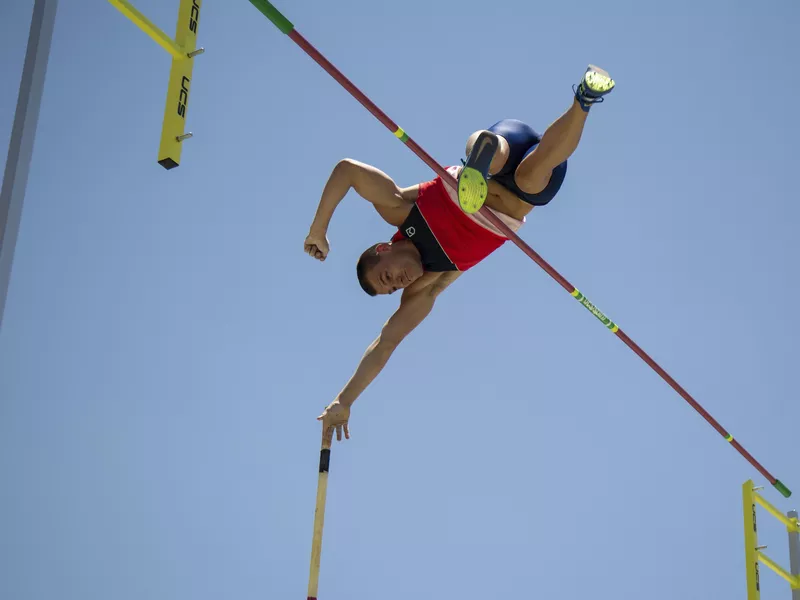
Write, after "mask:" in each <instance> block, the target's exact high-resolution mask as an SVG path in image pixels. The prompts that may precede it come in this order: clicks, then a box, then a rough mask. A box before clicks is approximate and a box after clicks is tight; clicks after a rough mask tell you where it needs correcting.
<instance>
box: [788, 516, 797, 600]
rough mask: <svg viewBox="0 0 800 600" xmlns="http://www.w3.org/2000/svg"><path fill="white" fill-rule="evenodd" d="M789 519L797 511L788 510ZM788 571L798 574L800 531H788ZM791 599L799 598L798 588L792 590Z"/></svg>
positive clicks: (792, 517) (794, 517) (793, 517)
mask: <svg viewBox="0 0 800 600" xmlns="http://www.w3.org/2000/svg"><path fill="white" fill-rule="evenodd" d="M787 515H788V516H789V518H790V519H796V518H797V511H796V510H790V511H789V512H788V513H787ZM789 565H790V566H789V571H790V572H791V574H792V575H800V533H797V532H796V531H792V532H789ZM792 600H800V589H798V590H792Z"/></svg>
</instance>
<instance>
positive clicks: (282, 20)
mask: <svg viewBox="0 0 800 600" xmlns="http://www.w3.org/2000/svg"><path fill="white" fill-rule="evenodd" d="M250 2H251V3H252V4H253V6H255V7H256V8H257V9H258V10H259V11H261V13H263V14H264V15H265V16H266V17H267V18H268V19H269V20H270V21H271V22H272V23H273V24H274V25H275V26H276V27H277V28H278V29H279V30H280V31H281V32H282V33H284V34H286V35H288V37H289V38H290V39H291V40H292V41H293V42H295V43H296V44H297V45H298V46H299V47H300V48H301V49H302V50H303V51H304V52H305V53H306V54H308V55H309V56H310V57H311V58H312V59H314V61H315V62H317V64H319V66H321V67H322V68H323V69H324V70H325V71H326V72H327V73H328V74H329V75H331V77H333V78H334V79H335V80H336V81H337V82H339V84H340V85H341V86H342V87H343V88H345V89H346V90H347V91H348V92H349V93H350V94H351V95H352V96H353V97H354V98H355V99H356V100H358V101H359V102H360V103H361V104H362V105H363V106H364V108H366V109H367V110H368V111H369V112H370V113H372V114H373V115H374V116H375V118H376V119H378V120H379V121H380V122H381V123H383V125H384V126H386V128H387V129H389V131H391V132H392V133H394V135H395V137H397V138H398V139H399V140H400V141H401V142H403V143H404V144H405V145H406V146H408V147H409V148H410V149H411V151H412V152H414V154H416V155H417V156H418V157H419V158H420V159H422V161H423V162H424V163H425V164H426V165H428V166H429V167H430V168H431V169H433V171H434V172H435V173H436V174H437V175H439V176H440V177H441V178H442V180H443V181H444V182H445V183H447V184H448V185H449V186H451V187H452V188H453V189H454V190H456V191H458V189H459V182H458V181H457V180H456V179H455V178H454V177H453V176H452V175H450V174H449V173H448V172H447V171H446V170H445V169H444V168H443V167H442V166H441V165H439V164H438V163H437V162H436V161H435V160H434V159H433V158H432V157H431V156H430V155H429V154H428V153H427V152H425V150H423V149H422V148H421V147H420V146H419V145H418V144H417V143H416V142H415V141H414V140H413V139H411V137H409V135H408V134H407V133H406V132H405V131H404V130H403V129H402V128H401V127H398V125H397V124H396V123H395V122H394V121H392V120H391V119H390V118H389V117H388V116H387V115H386V114H385V113H384V112H383V111H382V110H381V109H380V108H378V107H377V106H376V105H375V104H374V103H373V102H372V101H371V100H370V99H369V98H368V97H367V96H365V95H364V93H363V92H361V91H360V90H359V89H358V88H357V87H356V86H355V85H353V83H352V82H351V81H350V80H349V79H347V77H345V76H344V75H343V74H342V73H341V71H339V70H338V69H337V68H336V67H335V66H334V65H333V64H331V62H330V61H328V60H327V59H326V58H325V57H324V56H323V55H322V54H320V52H319V51H318V50H317V49H316V48H314V46H312V45H311V44H310V43H309V42H308V41H307V40H306V39H305V38H304V37H303V36H302V35H300V33H298V32H297V31H296V30H295V28H294V25H293V24H292V23H291V22H290V21H289V20H288V19H287V18H286V17H285V16H283V14H281V12H280V11H279V10H278V9H276V8H275V7H274V6H273V5H272V4H271V3H270V2H268V1H267V0H250ZM462 191H463V190H462ZM479 210H480V212H481V214H482V215H483V216H484V217H485V218H486V219H487V220H488V221H489V222H491V223H492V224H493V225H494V226H495V227H497V228H498V229H499V230H500V231H502V232H503V234H505V236H506V237H507V238H508V239H509V240H511V241H512V242H514V244H516V245H517V246H518V247H519V248H520V250H522V251H523V252H524V253H525V254H526V255H528V256H529V257H530V258H531V259H532V260H533V261H534V262H535V263H536V264H537V265H539V266H540V267H541V268H542V269H544V271H545V272H546V273H547V274H548V275H550V277H552V278H553V279H555V280H556V282H558V284H559V285H560V286H561V287H563V288H564V289H565V290H566V291H567V292H569V294H570V295H571V296H573V297H574V298H575V299H576V300H577V301H578V302H580V303H581V304H582V305H583V306H584V307H585V308H586V309H588V310H589V311H590V312H591V313H592V314H593V315H594V316H595V317H597V319H598V320H599V321H600V322H601V323H603V325H605V326H606V327H607V328H608V329H610V330H611V332H612V333H613V334H614V335H616V336H617V337H618V338H619V339H620V340H622V342H623V343H624V344H625V345H626V346H628V347H629V348H630V349H631V350H633V351H634V352H635V353H636V354H637V355H638V356H639V358H641V359H642V360H643V361H644V362H645V363H647V365H649V366H650V368H652V369H653V370H654V371H655V372H656V373H658V374H659V375H660V376H661V378H662V379H663V380H664V381H666V382H667V383H668V384H669V385H670V387H672V389H674V390H675V391H676V392H677V393H678V394H679V395H680V396H681V397H682V398H683V399H684V400H686V402H688V403H689V404H690V405H691V406H692V408H694V409H695V410H696V411H697V412H698V413H700V415H701V416H702V417H703V418H704V419H705V420H706V421H708V423H709V424H710V425H711V426H712V427H713V428H714V429H716V430H717V432H718V433H719V434H720V435H721V436H722V437H723V438H725V440H726V441H727V442H729V443H730V444H731V446H733V447H734V448H735V449H736V451H737V452H739V454H741V455H742V456H743V457H744V458H745V459H746V460H747V461H748V462H749V463H750V464H751V465H752V466H753V467H755V468H756V470H758V472H759V473H761V474H762V475H763V476H764V477H765V478H766V479H767V480H768V481H769V482H770V483H771V484H772V485H773V486H774V487H775V488H776V489H777V490H778V491H779V492H780V493H781V494H782V495H783V496H785V497H787V498H788V497H789V496H791V491H790V490H789V488H787V487H786V486H785V485H784V484H783V483H782V482H781V481H780V480H779V479H777V478H776V477H774V476H773V475H772V474H771V473H770V472H769V471H767V470H766V469H765V468H764V467H763V466H762V465H761V463H759V462H758V461H757V460H756V459H755V458H753V456H752V455H751V454H750V453H749V452H748V451H747V450H745V448H744V447H743V446H742V445H741V444H740V443H739V442H737V441H736V440H735V439H734V437H733V436H732V435H731V434H730V433H728V431H727V430H726V429H725V428H724V427H722V425H720V424H719V422H718V421H717V420H716V419H715V418H714V417H712V416H711V415H710V414H709V413H708V411H706V410H705V409H704V408H703V407H702V406H701V405H700V404H699V403H698V402H697V401H696V400H695V399H694V398H693V397H692V396H691V395H690V394H689V393H688V392H687V391H686V390H685V389H683V388H682V387H681V386H680V385H679V384H678V382H677V381H675V379H673V378H672V377H671V376H670V375H669V373H667V372H666V371H665V370H664V369H663V368H662V367H661V366H659V365H658V363H656V362H655V361H654V360H653V359H652V358H651V357H650V356H649V355H648V354H647V353H646V352H645V351H644V350H642V349H641V348H640V347H639V346H638V344H636V342H634V341H633V340H632V339H631V338H629V337H628V336H627V335H626V334H625V332H623V331H622V329H620V328H619V326H618V325H617V324H616V323H614V322H613V321H612V320H611V319H609V318H608V317H607V316H606V315H605V314H603V313H602V312H601V311H600V310H599V309H598V308H597V307H596V306H595V305H594V304H592V302H590V301H589V299H588V298H587V297H586V296H584V295H583V294H582V293H581V292H580V291H578V289H577V288H576V287H575V286H574V285H572V284H571V283H570V282H569V281H567V280H566V279H565V278H564V277H563V276H561V275H560V274H559V273H558V272H557V271H556V270H555V269H554V268H553V267H551V266H550V265H549V264H548V263H547V261H545V260H544V259H543V258H542V257H541V256H539V254H537V253H536V251H535V250H533V248H531V247H530V246H529V245H528V244H527V243H525V241H523V240H522V238H520V237H519V236H518V235H517V234H516V233H514V232H513V231H512V230H511V229H510V228H509V227H508V226H506V224H505V223H503V221H501V220H500V219H499V218H498V217H497V216H496V215H495V214H494V213H492V212H491V211H490V210H488V209H487V208H485V207H482V208H480V209H479ZM470 212H471V211H470Z"/></svg>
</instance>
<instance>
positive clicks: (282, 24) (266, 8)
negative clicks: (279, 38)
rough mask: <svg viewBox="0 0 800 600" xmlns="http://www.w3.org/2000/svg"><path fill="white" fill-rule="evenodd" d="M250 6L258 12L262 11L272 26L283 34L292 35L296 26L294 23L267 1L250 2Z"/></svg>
mask: <svg viewBox="0 0 800 600" xmlns="http://www.w3.org/2000/svg"><path fill="white" fill-rule="evenodd" d="M250 4H252V5H253V6H255V7H256V8H257V9H258V10H260V11H261V14H263V15H264V16H265V17H267V18H268V19H269V20H270V21H272V24H273V25H275V27H277V28H278V29H280V30H281V33H287V34H288V33H291V32H292V31H293V30H294V25H292V22H291V21H289V19H287V18H286V17H284V16H283V15H282V14H281V11H279V10H278V9H277V8H275V7H274V6H272V4H271V3H270V2H268V1H267V0H250Z"/></svg>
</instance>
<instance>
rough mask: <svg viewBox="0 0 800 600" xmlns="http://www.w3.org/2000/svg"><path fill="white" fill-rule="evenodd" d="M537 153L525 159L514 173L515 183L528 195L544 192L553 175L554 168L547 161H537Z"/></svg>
mask: <svg viewBox="0 0 800 600" xmlns="http://www.w3.org/2000/svg"><path fill="white" fill-rule="evenodd" d="M535 154H536V153H535V152H533V153H531V154H529V155H528V156H526V157H525V160H523V161H522V162H521V163H520V164H519V166H518V167H517V169H516V170H515V171H514V181H515V183H516V184H517V186H518V187H519V189H521V190H522V191H523V192H525V193H526V194H538V193H540V192H541V191H543V190H544V189H545V188H546V187H547V184H549V183H550V178H551V177H552V175H553V167H552V166H551V165H549V164H548V163H547V162H546V161H543V160H536V158H537V157H536V156H535Z"/></svg>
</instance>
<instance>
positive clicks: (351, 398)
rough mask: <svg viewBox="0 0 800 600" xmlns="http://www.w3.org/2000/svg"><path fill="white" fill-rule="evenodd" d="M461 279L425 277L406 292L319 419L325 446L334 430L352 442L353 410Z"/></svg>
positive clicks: (454, 274) (445, 275)
mask: <svg viewBox="0 0 800 600" xmlns="http://www.w3.org/2000/svg"><path fill="white" fill-rule="evenodd" d="M459 275H461V273H460V272H456V271H450V272H446V273H430V272H429V273H425V275H423V276H422V277H421V278H420V279H418V280H417V281H415V282H414V283H413V284H412V285H411V286H409V287H407V288H406V289H404V290H403V295H402V297H401V299H400V306H399V307H398V308H397V310H396V311H395V313H394V314H393V315H392V316H391V317H390V318H389V320H388V321H386V323H385V324H384V326H383V329H382V330H381V333H380V335H378V337H377V338H375V341H373V342H372V343H371V344H370V345H369V347H368V348H367V351H366V352H365V353H364V356H363V357H362V358H361V362H360V363H359V365H358V368H357V369H356V371H355V373H354V374H353V376H352V377H351V378H350V381H348V382H347V384H346V385H345V386H344V388H343V389H342V391H341V392H339V395H338V396H337V397H336V399H335V400H334V401H333V402H332V403H331V404H329V405H328V406H327V407H326V408H325V410H324V411H323V413H322V414H321V415H320V416H319V420H321V421H322V425H323V427H322V435H323V439H324V440H325V442H327V443H330V442H331V440H332V438H333V431H334V429H335V430H336V439H337V440H341V439H342V428H344V435H345V437H346V438H347V439H350V431H349V429H348V424H347V422H348V419H349V418H350V406H351V405H352V404H353V402H355V401H356V399H357V398H358V397H359V396H360V395H361V393H362V392H363V391H364V390H365V389H366V388H367V386H368V385H369V384H370V383H372V381H373V380H374V379H375V378H376V377H377V376H378V374H379V373H380V372H381V370H383V367H385V366H386V363H387V362H389V358H390V357H391V356H392V353H393V352H394V351H395V349H396V348H397V346H398V345H400V342H402V341H403V339H405V337H406V336H407V335H408V334H409V333H411V332H412V331H413V330H414V329H415V328H416V327H417V326H418V325H419V324H420V323H422V321H423V320H425V317H427V316H428V315H429V314H430V312H431V310H432V309H433V305H434V303H435V302H436V297H437V296H438V295H439V294H441V293H442V292H443V291H444V290H445V288H447V286H449V285H450V284H451V283H452V282H453V281H455V280H456V279H457V278H458V276H459Z"/></svg>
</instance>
